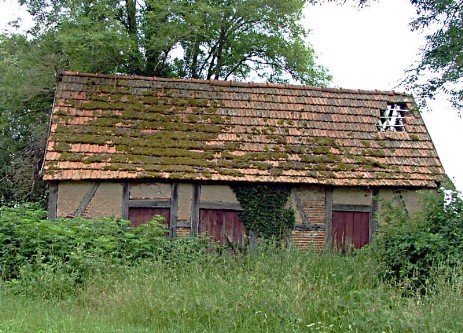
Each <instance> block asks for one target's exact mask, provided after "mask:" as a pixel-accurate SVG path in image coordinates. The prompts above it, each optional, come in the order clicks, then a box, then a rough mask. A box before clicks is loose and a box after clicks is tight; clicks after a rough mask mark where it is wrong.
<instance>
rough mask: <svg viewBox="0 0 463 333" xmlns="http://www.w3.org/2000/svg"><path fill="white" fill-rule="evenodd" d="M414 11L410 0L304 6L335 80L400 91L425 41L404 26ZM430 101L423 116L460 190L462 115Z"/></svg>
mask: <svg viewBox="0 0 463 333" xmlns="http://www.w3.org/2000/svg"><path fill="white" fill-rule="evenodd" d="M349 3H350V4H352V1H349ZM414 16H415V10H414V7H413V6H412V5H411V4H410V1H409V0H379V1H378V2H372V4H371V5H370V6H369V7H367V8H364V9H358V8H356V7H354V6H349V5H344V6H337V5H334V4H329V3H326V4H323V5H317V6H309V7H307V8H306V11H305V20H304V24H306V26H307V27H309V28H310V29H311V30H312V31H311V36H310V38H309V40H310V42H311V44H312V46H313V48H314V49H315V52H316V53H317V55H318V60H319V61H320V62H321V63H322V64H323V65H325V66H326V67H328V69H329V70H330V72H331V74H332V75H333V86H336V87H342V88H352V89H368V90H374V89H378V90H396V91H401V89H400V88H396V86H397V84H398V83H399V82H400V80H401V79H402V78H403V76H404V71H405V70H406V69H407V68H409V67H410V66H411V65H412V64H413V63H414V62H416V61H417V60H418V59H419V50H420V47H422V46H423V45H424V36H423V35H420V34H419V33H418V32H411V31H410V28H409V26H408V24H409V22H410V21H411V18H412V17H414ZM429 105H430V109H431V112H423V113H422V117H423V118H424V121H425V123H426V126H427V128H428V131H429V132H430V134H431V137H432V140H433V142H434V145H435V146H436V148H437V152H438V154H439V157H440V159H441V161H442V164H443V165H444V168H445V170H446V172H447V174H448V175H449V176H450V177H451V178H452V179H453V180H454V182H455V184H456V186H457V188H458V189H459V190H460V191H463V154H462V151H463V118H459V117H458V115H457V111H456V110H454V109H452V107H451V105H450V103H448V102H447V101H446V99H445V98H443V97H441V98H438V99H436V101H432V102H431V103H430V104H429Z"/></svg>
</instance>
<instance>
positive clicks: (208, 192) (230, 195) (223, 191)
mask: <svg viewBox="0 0 463 333" xmlns="http://www.w3.org/2000/svg"><path fill="white" fill-rule="evenodd" d="M201 202H215V203H224V204H228V203H231V204H239V202H238V199H236V195H235V192H233V190H232V189H231V187H230V186H227V185H202V186H201Z"/></svg>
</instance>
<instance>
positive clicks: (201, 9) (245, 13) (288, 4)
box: [0, 0, 330, 204]
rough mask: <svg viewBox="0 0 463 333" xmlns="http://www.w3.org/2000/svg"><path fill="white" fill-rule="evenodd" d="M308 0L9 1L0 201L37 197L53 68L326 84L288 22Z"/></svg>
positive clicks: (1, 60)
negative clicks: (18, 26) (20, 29)
mask: <svg viewBox="0 0 463 333" xmlns="http://www.w3.org/2000/svg"><path fill="white" fill-rule="evenodd" d="M307 1H308V0H288V1H284V2H280V1H274V0H168V1H155V0H146V1H144V2H142V3H141V4H140V3H137V2H136V1H135V0H125V1H121V0H18V2H19V4H21V5H24V6H25V7H26V8H27V10H28V12H29V13H30V14H31V15H32V17H33V19H34V27H33V28H32V29H30V31H28V32H27V33H26V34H20V33H16V34H9V35H1V36H0V72H1V73H2V76H1V77H0V143H1V144H2V147H3V148H4V149H3V150H2V151H1V152H0V178H1V179H2V183H1V185H0V204H1V203H2V202H8V201H11V200H13V201H25V200H37V199H39V198H41V197H42V196H43V184H41V183H40V177H39V176H38V170H39V169H40V165H41V159H42V158H43V150H44V147H45V140H46V129H47V126H48V119H49V112H50V110H51V106H52V101H53V93H54V87H55V85H56V77H57V75H58V73H59V72H61V71H63V70H71V71H82V72H99V73H123V74H137V75H150V76H161V77H185V78H201V79H235V80H254V79H257V78H260V79H261V80H264V81H273V82H286V81H292V82H300V83H305V84H316V85H324V84H326V83H327V82H328V81H329V79H330V77H329V75H328V74H327V72H326V70H325V69H324V68H323V67H321V66H319V65H317V64H316V62H315V58H314V54H313V50H312V49H311V48H310V46H309V45H308V44H307V42H306V41H305V38H306V37H307V31H306V30H305V29H304V28H303V27H302V26H301V25H300V24H299V23H298V22H299V20H300V18H301V15H302V14H301V13H302V8H303V6H304V4H305V3H306V2H307Z"/></svg>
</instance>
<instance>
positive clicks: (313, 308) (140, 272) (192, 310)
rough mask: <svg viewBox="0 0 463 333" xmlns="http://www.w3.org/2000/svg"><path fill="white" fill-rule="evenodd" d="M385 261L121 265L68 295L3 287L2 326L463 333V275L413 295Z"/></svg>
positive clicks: (270, 256)
mask: <svg viewBox="0 0 463 333" xmlns="http://www.w3.org/2000/svg"><path fill="white" fill-rule="evenodd" d="M376 266H377V265H376V262H375V261H373V260H371V259H369V257H368V256H366V255H363V254H362V252H360V253H359V254H358V255H355V256H338V255H335V254H324V253H322V254H320V253H316V252H310V251H309V252H300V251H296V250H275V249H265V248H264V249H257V250H256V251H255V252H254V253H251V254H247V255H243V256H219V255H207V256H201V257H197V258H196V259H195V260H191V261H185V260H182V258H181V257H180V256H179V257H178V258H177V259H175V260H167V261H166V260H157V261H145V262H142V263H140V264H137V265H135V266H131V267H128V266H127V267H124V266H115V267H112V268H111V269H108V270H103V271H100V272H97V273H95V274H94V275H93V276H91V277H90V278H89V279H88V280H87V281H86V282H85V283H84V284H83V285H82V286H81V287H80V289H79V290H78V291H77V292H76V293H75V294H73V295H71V296H69V297H67V298H64V299H63V298H55V299H53V298H51V299H49V300H46V299H45V298H44V297H35V298H32V297H31V296H28V294H27V293H26V294H22V295H13V294H11V292H10V291H9V289H8V288H6V287H5V286H2V285H0V332H462V331H463V320H462V319H461V318H463V299H462V297H461V292H462V287H463V280H462V279H461V274H460V273H461V272H457V271H452V272H448V271H446V272H444V273H446V274H441V275H442V279H441V280H440V282H439V283H437V284H436V285H435V286H434V287H433V289H432V290H429V292H428V293H427V294H426V296H420V295H417V296H416V297H404V296H403V293H402V292H401V290H400V289H399V288H396V287H393V286H391V285H388V284H385V283H383V282H382V281H381V280H380V279H379V278H378V274H377V271H376ZM42 287H44V288H45V287H46V284H45V285H44V286H42Z"/></svg>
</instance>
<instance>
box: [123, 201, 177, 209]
mask: <svg viewBox="0 0 463 333" xmlns="http://www.w3.org/2000/svg"><path fill="white" fill-rule="evenodd" d="M128 206H129V208H131V207H137V208H170V200H128Z"/></svg>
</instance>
